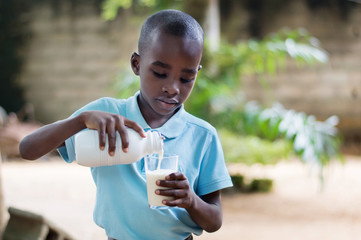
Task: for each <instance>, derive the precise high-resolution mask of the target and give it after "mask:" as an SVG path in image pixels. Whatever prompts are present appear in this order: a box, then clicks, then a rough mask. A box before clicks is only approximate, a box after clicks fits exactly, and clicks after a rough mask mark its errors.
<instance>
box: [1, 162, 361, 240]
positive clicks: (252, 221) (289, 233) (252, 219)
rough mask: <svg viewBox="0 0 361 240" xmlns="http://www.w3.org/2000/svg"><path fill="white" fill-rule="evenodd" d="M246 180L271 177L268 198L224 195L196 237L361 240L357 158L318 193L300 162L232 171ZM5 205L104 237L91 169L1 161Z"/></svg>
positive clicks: (95, 238)
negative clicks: (220, 215) (218, 211)
mask: <svg viewBox="0 0 361 240" xmlns="http://www.w3.org/2000/svg"><path fill="white" fill-rule="evenodd" d="M230 171H232V172H240V173H243V174H245V175H246V176H247V177H248V178H253V177H268V178H272V179H274V189H273V191H272V192H271V193H265V194H260V193H259V194H224V195H223V196H222V202H223V209H224V221H223V226H222V228H221V229H220V230H219V231H217V232H216V233H211V234H209V233H204V234H202V235H201V236H199V237H195V239H207V240H216V239H227V240H233V239H234V240H238V239H245V240H262V239H267V240H273V239H277V240H283V239H287V240H289V239H293V240H298V239H302V240H304V239H306V240H316V239H317V240H320V239H322V240H336V239H337V240H340V239H346V240H358V239H361V234H360V233H361V207H360V202H361V157H356V156H347V158H346V163H345V164H344V165H342V164H341V163H339V162H334V163H333V164H331V166H329V167H328V168H327V169H326V182H325V185H324V190H323V191H320V189H319V187H320V184H319V181H318V178H317V169H316V168H311V167H309V166H305V165H304V164H302V163H301V162H299V161H297V160H293V161H287V162H280V163H279V164H277V165H275V166H252V167H244V166H232V167H231V168H230ZM2 172H3V179H2V184H3V188H4V195H5V204H6V205H7V206H13V207H17V208H20V209H23V210H29V211H32V212H35V213H38V214H42V215H44V216H45V217H46V218H48V219H49V220H50V221H52V222H53V223H55V224H56V225H58V226H59V227H61V228H63V229H65V230H66V231H67V232H69V233H70V234H71V235H72V236H74V237H75V238H76V239H89V240H101V239H106V236H105V234H104V232H103V230H102V229H101V228H99V227H97V226H96V225H95V224H94V223H93V221H92V209H93V205H94V202H95V186H94V184H93V182H92V179H91V176H90V170H89V169H88V168H85V167H81V166H79V165H77V164H66V163H64V162H63V161H61V160H59V159H57V158H55V159H53V158H52V159H45V160H38V161H36V162H28V161H21V160H17V161H5V162H4V163H3V165H2Z"/></svg>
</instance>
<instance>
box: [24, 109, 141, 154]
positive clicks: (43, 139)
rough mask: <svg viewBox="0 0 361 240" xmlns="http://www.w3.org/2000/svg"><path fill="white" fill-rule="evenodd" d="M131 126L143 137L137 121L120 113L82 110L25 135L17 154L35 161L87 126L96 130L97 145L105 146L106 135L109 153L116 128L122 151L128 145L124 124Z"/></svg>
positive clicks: (113, 141) (113, 142)
mask: <svg viewBox="0 0 361 240" xmlns="http://www.w3.org/2000/svg"><path fill="white" fill-rule="evenodd" d="M126 126H127V127H130V128H133V129H134V130H135V131H137V132H138V133H139V135H140V136H142V137H145V133H144V131H143V129H142V128H141V127H140V126H139V125H138V124H137V123H136V122H133V121H131V120H129V119H127V118H125V117H123V116H121V115H118V114H111V113H107V112H101V111H87V112H82V113H81V114H79V115H78V116H75V117H73V118H69V119H65V120H62V121H58V122H55V123H52V124H49V125H46V126H44V127H41V128H40V129H38V130H36V131H35V132H34V133H32V134H30V135H28V136H26V137H25V138H24V139H23V140H22V141H21V142H20V147H19V150H20V155H21V157H23V158H25V159H28V160H35V159H38V158H39V157H42V156H44V155H45V154H47V153H49V152H50V151H52V150H54V149H56V148H58V147H60V146H61V145H63V144H64V142H65V140H66V139H68V138H69V137H71V136H73V135H74V134H76V133H78V132H79V131H81V130H83V129H85V128H89V129H95V130H98V132H99V147H100V148H101V149H104V147H105V142H106V140H105V138H106V134H108V141H109V149H108V152H109V154H110V155H114V151H115V145H116V134H115V132H116V131H118V132H119V135H120V137H121V140H122V148H123V151H126V150H127V148H128V145H129V140H128V134H127V131H126V128H125V127H126Z"/></svg>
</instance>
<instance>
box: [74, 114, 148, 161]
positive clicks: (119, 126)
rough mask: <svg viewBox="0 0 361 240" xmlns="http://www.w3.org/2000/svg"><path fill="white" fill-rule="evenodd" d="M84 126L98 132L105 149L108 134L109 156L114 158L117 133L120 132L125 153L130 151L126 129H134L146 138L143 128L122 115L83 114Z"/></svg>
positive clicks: (102, 146)
mask: <svg viewBox="0 0 361 240" xmlns="http://www.w3.org/2000/svg"><path fill="white" fill-rule="evenodd" d="M81 115H82V116H81V117H82V119H83V122H84V125H85V126H86V127H87V128H89V129H94V130H97V131H98V133H99V147H100V149H101V150H104V148H105V142H106V139H105V138H106V134H108V143H109V149H108V152H109V155H110V156H113V155H114V152H115V146H116V134H115V133H116V131H118V132H119V135H120V138H121V140H122V149H123V152H127V151H128V146H129V138H128V133H127V130H126V127H129V128H132V129H134V130H135V131H136V132H138V133H139V135H140V136H141V137H145V132H144V130H143V128H142V127H141V126H140V125H139V124H138V123H136V122H134V121H131V120H129V119H127V118H125V117H124V116H122V115H118V114H112V113H107V112H101V111H87V112H83V113H81Z"/></svg>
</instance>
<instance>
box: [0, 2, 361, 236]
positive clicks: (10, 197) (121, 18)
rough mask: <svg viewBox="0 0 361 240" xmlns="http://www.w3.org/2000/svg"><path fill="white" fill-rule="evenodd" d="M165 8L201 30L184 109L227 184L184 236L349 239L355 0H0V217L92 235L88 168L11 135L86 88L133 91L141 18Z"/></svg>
mask: <svg viewBox="0 0 361 240" xmlns="http://www.w3.org/2000/svg"><path fill="white" fill-rule="evenodd" d="M165 8H174V9H179V10H182V11H185V12H187V13H189V14H190V15H192V16H193V17H194V18H196V19H197V20H198V21H199V23H200V24H201V25H202V27H203V28H204V30H205V37H206V44H205V50H204V57H203V60H202V65H203V69H202V70H201V71H200V73H199V75H198V78H197V83H196V86H195V88H194V90H193V93H192V95H191V97H190V99H189V100H188V101H187V103H186V109H187V111H189V112H191V113H192V114H194V115H196V116H198V117H201V118H203V119H205V120H207V121H209V122H210V123H211V124H213V125H214V126H215V127H216V128H217V130H218V133H219V135H220V138H221V141H222V145H223V147H224V152H225V158H226V162H227V166H228V168H229V171H230V173H231V176H232V180H233V182H234V185H235V187H234V188H232V189H228V190H227V191H224V194H223V208H224V225H223V227H222V229H221V230H220V231H218V232H217V233H214V234H203V235H202V236H201V237H197V238H199V239H241V238H242V239H266V238H267V239H290V238H292V239H297V238H298V237H299V239H320V238H321V239H341V238H342V239H359V238H358V233H359V232H360V231H361V210H360V208H359V207H358V205H359V204H358V203H359V201H360V200H361V188H360V184H361V175H360V171H361V101H360V99H361V61H360V56H361V36H360V34H361V33H360V31H361V2H360V1H359V0H298V1H297V0H288V1H286V0H272V1H262V0H188V1H181V0H178V1H165V0H133V1H132V0H92V1H85V0H63V1H59V0H32V1H25V0H0V29H1V31H0V151H1V156H2V167H1V168H2V169H1V172H0V183H1V186H2V190H1V193H2V194H1V198H0V199H1V201H0V202H1V205H2V206H1V209H2V212H1V213H0V221H1V223H2V226H3V229H5V227H6V226H8V225H9V224H8V222H10V221H9V219H11V218H10V217H11V214H9V213H8V211H7V208H8V207H9V206H13V207H15V208H16V209H21V210H24V211H30V212H32V213H35V214H39V215H41V216H45V218H46V221H49V222H52V223H54V224H50V225H51V226H56V227H55V228H56V229H58V227H57V226H59V229H62V230H61V231H60V230H59V231H60V232H62V231H64V232H67V233H69V234H70V235H71V236H73V238H74V239H82V238H86V239H105V234H104V233H103V232H102V230H101V229H100V228H99V227H97V226H96V225H95V224H94V223H93V222H92V207H93V204H94V197H95V196H94V194H95V192H94V191H95V190H94V184H93V183H92V179H91V177H90V174H89V169H86V168H84V167H80V166H78V165H76V163H73V164H70V165H68V164H65V163H63V162H62V160H60V158H59V157H58V155H57V153H56V152H54V153H51V154H49V155H48V156H45V157H44V158H42V159H40V160H38V161H37V162H35V163H34V162H31V163H29V162H27V161H24V160H22V159H20V158H19V153H18V144H19V142H20V141H21V139H22V138H23V137H24V136H25V135H26V134H29V133H30V132H32V131H34V130H35V129H37V128H39V127H40V126H42V125H44V124H47V123H51V122H54V121H57V120H60V119H64V118H67V117H68V116H69V115H71V114H72V113H73V112H74V111H75V110H77V109H78V108H80V107H81V106H83V105H85V104H87V103H88V102H90V101H92V100H95V99H97V98H100V97H103V96H110V97H118V98H127V97H129V96H132V95H133V94H134V93H135V91H136V90H137V88H138V87H139V83H138V79H137V78H136V77H135V76H133V74H132V73H131V69H130V64H129V60H130V56H131V54H132V52H134V51H137V40H138V35H139V32H140V28H141V25H142V23H143V21H144V20H145V18H146V17H147V16H149V15H150V14H152V13H154V12H156V11H158V10H161V9H165ZM8 229H9V227H8V228H7V231H10V230H8ZM43 235H44V234H43ZM45 235H46V234H45ZM4 236H6V230H5V235H4ZM305 236H307V237H305ZM301 237H302V238H301ZM9 239H10V238H9ZM44 239H45V238H44Z"/></svg>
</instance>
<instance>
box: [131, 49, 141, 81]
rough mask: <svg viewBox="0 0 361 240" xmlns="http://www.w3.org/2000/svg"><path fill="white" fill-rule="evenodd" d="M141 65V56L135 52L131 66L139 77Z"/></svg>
mask: <svg viewBox="0 0 361 240" xmlns="http://www.w3.org/2000/svg"><path fill="white" fill-rule="evenodd" d="M139 63H140V56H139V54H138V53H136V52H133V54H132V57H131V58H130V65H131V67H132V69H133V72H134V74H135V75H137V76H139Z"/></svg>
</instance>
